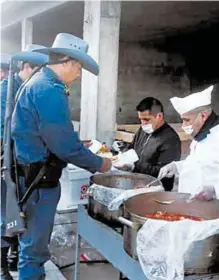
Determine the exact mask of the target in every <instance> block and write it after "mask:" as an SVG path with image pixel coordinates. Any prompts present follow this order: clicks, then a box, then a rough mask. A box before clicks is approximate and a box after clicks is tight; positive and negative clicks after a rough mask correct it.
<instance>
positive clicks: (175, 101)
mask: <svg viewBox="0 0 219 280" xmlns="http://www.w3.org/2000/svg"><path fill="white" fill-rule="evenodd" d="M213 88H214V87H213V86H210V87H208V88H207V89H205V90H203V91H201V92H196V93H193V94H190V95H188V96H186V97H184V98H180V97H173V98H171V99H170V102H171V103H172V105H173V107H174V109H175V110H176V111H177V112H178V113H179V114H180V115H182V114H184V113H188V112H190V111H192V110H194V109H196V108H199V107H202V106H207V105H210V104H211V93H212V90H213Z"/></svg>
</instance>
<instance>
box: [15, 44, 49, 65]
mask: <svg viewBox="0 0 219 280" xmlns="http://www.w3.org/2000/svg"><path fill="white" fill-rule="evenodd" d="M43 48H45V47H44V46H41V45H35V44H33V45H28V46H27V47H26V49H25V51H22V52H19V53H15V54H13V55H12V59H13V60H19V61H26V62H30V63H33V64H38V65H41V64H45V63H47V62H48V55H45V54H41V53H37V52H35V51H36V50H37V49H43Z"/></svg>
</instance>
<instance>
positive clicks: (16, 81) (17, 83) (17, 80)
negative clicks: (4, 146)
mask: <svg viewBox="0 0 219 280" xmlns="http://www.w3.org/2000/svg"><path fill="white" fill-rule="evenodd" d="M22 83H23V81H22V80H21V78H20V77H19V75H18V74H17V73H16V74H14V81H13V95H14V98H15V95H16V93H17V91H18V89H19V87H20V86H21V84H22ZM7 90H8V78H6V79H4V80H3V81H1V83H0V91H1V139H2V138H3V133H4V122H5V110H6V101H7Z"/></svg>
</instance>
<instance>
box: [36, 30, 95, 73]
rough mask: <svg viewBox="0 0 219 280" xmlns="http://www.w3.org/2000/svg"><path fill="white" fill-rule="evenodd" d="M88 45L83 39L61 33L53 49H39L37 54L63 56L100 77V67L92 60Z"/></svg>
mask: <svg viewBox="0 0 219 280" xmlns="http://www.w3.org/2000/svg"><path fill="white" fill-rule="evenodd" d="M88 47H89V46H88V44H87V42H85V41H84V40H82V39H81V38H78V37H76V36H73V35H71V34H67V33H59V34H58V35H57V36H56V38H55V41H54V42H53V45H52V47H51V48H43V49H38V50H36V52H40V53H44V54H49V53H57V54H63V55H66V56H68V57H70V58H73V59H75V60H76V61H79V62H81V64H82V67H83V68H84V69H86V70H88V71H89V72H91V73H93V74H95V75H98V73H99V66H98V65H97V63H96V62H95V60H94V59H93V58H91V57H90V56H89V55H88V54H87V52H88Z"/></svg>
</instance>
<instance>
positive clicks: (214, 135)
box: [176, 125, 219, 198]
mask: <svg viewBox="0 0 219 280" xmlns="http://www.w3.org/2000/svg"><path fill="white" fill-rule="evenodd" d="M176 165H177V169H178V172H179V188H178V191H179V192H183V193H191V194H195V193H196V192H197V191H199V189H200V188H201V187H203V186H209V185H211V186H214V188H215V192H216V196H217V198H219V125H216V126H215V127H213V128H212V129H210V133H209V134H208V135H207V137H206V138H204V139H203V140H201V141H199V142H197V141H195V140H193V141H192V143H191V146H190V154H189V156H188V157H187V158H186V159H185V160H183V161H179V162H176Z"/></svg>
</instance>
